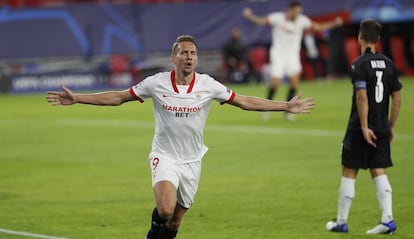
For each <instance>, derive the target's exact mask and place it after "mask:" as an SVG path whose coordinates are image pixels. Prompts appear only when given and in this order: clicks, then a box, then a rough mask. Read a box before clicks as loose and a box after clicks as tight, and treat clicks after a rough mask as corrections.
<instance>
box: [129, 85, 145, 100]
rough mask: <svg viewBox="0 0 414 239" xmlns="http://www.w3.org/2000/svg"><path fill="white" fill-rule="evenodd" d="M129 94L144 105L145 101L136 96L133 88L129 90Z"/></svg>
mask: <svg viewBox="0 0 414 239" xmlns="http://www.w3.org/2000/svg"><path fill="white" fill-rule="evenodd" d="M129 93H130V94H131V95H132V97H134V98H135V99H136V100H138V101H139V102H141V103H143V102H144V100H143V99H141V98H140V97H139V96H137V95H136V94H135V92H134V90H133V89H132V87H131V88H129Z"/></svg>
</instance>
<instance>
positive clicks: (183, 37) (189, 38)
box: [171, 35, 198, 56]
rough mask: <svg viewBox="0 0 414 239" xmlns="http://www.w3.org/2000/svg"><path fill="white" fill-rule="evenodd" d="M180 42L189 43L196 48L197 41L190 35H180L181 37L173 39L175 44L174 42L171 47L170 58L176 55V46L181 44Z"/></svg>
mask: <svg viewBox="0 0 414 239" xmlns="http://www.w3.org/2000/svg"><path fill="white" fill-rule="evenodd" d="M181 42H191V43H193V44H194V45H195V46H196V48H198V46H197V41H196V39H195V38H194V37H193V36H191V35H181V36H178V37H177V39H175V42H174V44H173V46H172V49H171V55H172V56H174V55H175V54H177V51H178V44H179V43H181Z"/></svg>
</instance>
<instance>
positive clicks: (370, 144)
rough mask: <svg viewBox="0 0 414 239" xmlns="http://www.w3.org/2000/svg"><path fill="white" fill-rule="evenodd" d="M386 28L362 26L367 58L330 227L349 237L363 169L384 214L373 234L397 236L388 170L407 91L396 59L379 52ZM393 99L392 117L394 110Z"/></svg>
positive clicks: (356, 66) (358, 70)
mask: <svg viewBox="0 0 414 239" xmlns="http://www.w3.org/2000/svg"><path fill="white" fill-rule="evenodd" d="M380 30H381V25H380V24H379V23H378V22H376V21H374V20H365V21H362V22H361V24H360V28H359V34H358V42H359V44H360V47H361V52H362V55H361V56H360V57H358V58H357V59H356V60H355V61H354V62H353V63H352V65H351V70H352V74H351V75H352V84H353V87H354V93H353V97H352V110H351V116H350V118H349V123H348V129H347V131H346V134H345V138H344V141H343V145H342V165H343V170H342V180H341V186H340V189H339V199H338V215H337V218H336V220H334V221H331V222H328V223H327V225H326V227H327V229H328V230H330V231H333V232H348V225H347V220H348V214H349V210H350V208H351V204H352V201H353V200H354V196H355V179H356V176H357V173H358V169H367V168H369V169H370V173H371V176H372V179H373V180H374V183H375V186H376V188H377V198H378V203H379V206H380V208H381V210H382V216H381V222H380V224H378V225H377V226H375V227H374V228H372V229H371V230H368V231H367V233H368V234H382V233H393V232H394V231H395V230H396V229H397V227H396V225H395V223H394V220H393V216H392V194H391V192H392V190H391V185H390V183H389V181H388V177H387V174H386V168H387V167H391V166H392V161H391V157H390V142H391V141H392V139H393V137H394V127H395V123H396V122H397V118H398V114H399V111H400V104H401V95H400V90H401V88H402V85H401V83H400V81H399V79H398V73H397V70H396V69H395V67H394V64H393V63H392V61H391V60H390V59H388V58H387V57H385V56H384V55H382V54H381V53H378V52H376V50H375V43H376V42H377V41H378V40H379V38H380V36H379V34H380ZM390 97H391V98H392V104H391V115H390V117H388V108H389V103H390Z"/></svg>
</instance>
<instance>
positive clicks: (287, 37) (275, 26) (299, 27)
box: [267, 12, 312, 57]
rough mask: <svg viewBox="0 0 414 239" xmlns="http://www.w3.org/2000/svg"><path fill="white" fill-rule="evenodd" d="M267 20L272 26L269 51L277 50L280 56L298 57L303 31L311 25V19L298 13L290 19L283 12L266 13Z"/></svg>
mask: <svg viewBox="0 0 414 239" xmlns="http://www.w3.org/2000/svg"><path fill="white" fill-rule="evenodd" d="M267 21H268V24H269V25H270V26H271V27H272V46H271V51H275V52H277V53H278V54H280V55H281V57H290V56H292V55H293V56H294V57H299V53H300V45H301V41H302V36H303V32H304V30H306V29H308V28H310V27H311V26H312V21H311V20H310V19H309V18H308V17H307V16H305V15H299V16H297V17H296V19H295V20H294V21H290V20H288V19H287V18H286V13H284V12H275V13H272V14H270V15H268V17H267Z"/></svg>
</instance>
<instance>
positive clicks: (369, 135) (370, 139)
mask: <svg viewBox="0 0 414 239" xmlns="http://www.w3.org/2000/svg"><path fill="white" fill-rule="evenodd" d="M361 130H362V134H363V135H364V139H365V141H366V142H367V143H368V144H369V145H371V146H372V147H374V148H376V147H377V144H376V143H375V140H377V136H376V135H375V133H374V131H372V129H370V128H362V129H361Z"/></svg>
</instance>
